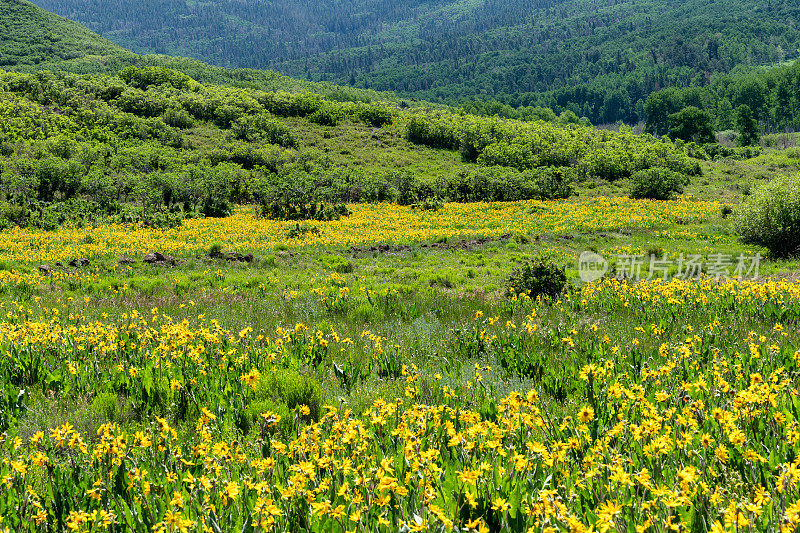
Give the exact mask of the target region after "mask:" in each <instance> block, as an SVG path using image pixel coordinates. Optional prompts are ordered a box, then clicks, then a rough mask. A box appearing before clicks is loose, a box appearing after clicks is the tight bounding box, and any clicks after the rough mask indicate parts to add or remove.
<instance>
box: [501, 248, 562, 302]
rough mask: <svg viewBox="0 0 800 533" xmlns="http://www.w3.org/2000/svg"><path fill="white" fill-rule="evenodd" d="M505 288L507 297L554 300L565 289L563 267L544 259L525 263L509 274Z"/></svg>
mask: <svg viewBox="0 0 800 533" xmlns="http://www.w3.org/2000/svg"><path fill="white" fill-rule="evenodd" d="M506 287H507V294H508V296H513V295H515V294H527V295H528V296H530V297H531V298H537V297H538V296H543V297H550V298H555V297H556V296H558V295H559V294H561V293H562V292H564V289H565V288H566V287H567V274H566V271H565V269H564V267H560V266H558V265H556V264H555V263H553V262H551V261H549V260H546V259H541V258H540V259H537V260H534V261H525V262H524V263H522V264H521V265H519V266H518V267H517V268H515V269H514V270H513V271H512V272H511V275H510V276H509V277H508V283H507V285H506Z"/></svg>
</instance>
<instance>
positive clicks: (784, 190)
mask: <svg viewBox="0 0 800 533" xmlns="http://www.w3.org/2000/svg"><path fill="white" fill-rule="evenodd" d="M734 225H735V227H736V230H737V231H738V232H739V234H740V235H741V236H742V240H743V241H744V242H745V243H748V244H755V245H757V246H763V247H765V248H767V249H768V250H769V252H770V254H771V255H773V256H774V257H792V256H798V255H800V180H799V179H798V177H797V176H784V177H780V178H775V179H774V180H772V181H770V182H768V183H765V184H764V185H762V186H761V187H759V188H758V189H756V190H755V191H753V193H752V194H751V196H750V198H749V199H748V201H747V203H745V204H742V206H741V207H740V208H739V210H738V212H737V213H736V218H735V223H734Z"/></svg>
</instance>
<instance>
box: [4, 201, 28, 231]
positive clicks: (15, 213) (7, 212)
mask: <svg viewBox="0 0 800 533" xmlns="http://www.w3.org/2000/svg"><path fill="white" fill-rule="evenodd" d="M27 223H28V209H27V208H25V207H23V206H21V205H16V204H7V203H0V231H2V230H4V229H7V228H12V227H14V226H20V227H24V226H26V225H27Z"/></svg>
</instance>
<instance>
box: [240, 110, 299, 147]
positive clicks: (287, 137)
mask: <svg viewBox="0 0 800 533" xmlns="http://www.w3.org/2000/svg"><path fill="white" fill-rule="evenodd" d="M231 134H232V135H233V136H234V137H235V138H236V139H239V140H241V141H248V142H266V143H269V144H277V145H279V146H283V147H284V148H295V147H296V146H297V140H296V139H295V137H294V135H293V134H292V131H291V130H290V129H289V128H288V127H286V125H284V124H281V123H280V122H278V121H277V120H274V119H273V118H271V117H270V116H269V115H267V114H263V113H262V114H258V115H251V116H245V117H241V118H239V119H237V120H236V121H235V122H234V123H233V124H232V125H231Z"/></svg>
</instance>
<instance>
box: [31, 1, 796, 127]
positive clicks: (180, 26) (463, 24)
mask: <svg viewBox="0 0 800 533" xmlns="http://www.w3.org/2000/svg"><path fill="white" fill-rule="evenodd" d="M37 3H38V4H39V5H41V6H42V7H44V8H46V9H49V10H52V11H55V12H57V13H59V14H62V15H65V16H67V17H70V18H74V19H76V20H78V21H80V22H82V23H84V24H86V25H88V26H89V27H90V28H91V29H93V30H95V31H98V32H100V33H102V34H103V35H105V36H107V37H109V38H111V39H113V40H115V41H116V42H118V43H121V44H123V45H124V46H127V47H130V48H131V49H133V50H135V51H139V52H157V53H166V54H171V55H186V56H191V57H196V58H201V59H203V60H205V61H208V62H210V63H213V64H218V65H226V66H241V67H256V68H264V67H269V68H274V69H277V70H278V71H281V72H283V73H286V74H289V75H294V76H302V77H306V78H309V79H314V80H329V81H335V82H338V83H347V84H351V85H355V86H358V87H368V88H373V89H378V90H394V91H397V92H399V93H401V94H403V95H406V96H409V95H414V96H417V97H419V98H423V99H428V100H440V101H447V102H463V101H465V100H470V99H473V98H494V99H499V100H500V101H503V102H505V103H509V104H511V105H513V106H515V107H516V106H520V105H544V106H546V107H552V108H554V109H555V110H556V112H561V111H562V110H564V109H570V110H572V111H573V112H575V113H576V114H577V115H578V116H587V117H588V118H590V119H591V120H592V121H593V122H595V123H603V122H615V121H617V120H624V121H627V122H635V121H637V120H642V119H644V102H645V100H646V97H647V95H648V94H649V93H651V92H653V91H655V90H658V89H662V88H664V87H667V86H688V85H702V84H706V83H708V82H709V81H710V79H711V77H712V76H713V75H714V74H716V73H724V72H729V71H731V70H732V69H734V68H735V67H737V66H739V65H741V66H744V67H747V66H755V65H761V64H772V63H777V62H781V61H784V60H787V59H793V58H796V57H797V49H798V45H800V29H799V28H798V22H800V6H798V5H797V4H796V3H795V2H790V1H788V0H756V1H745V0H731V1H725V2H723V1H720V0H716V1H709V0H684V1H675V0H604V1H600V0H517V1H514V2H500V1H499V0H457V1H453V0H433V1H428V2H424V1H419V0H411V1H399V2H387V1H384V0H358V1H354V2H341V1H338V0H335V1H330V0H328V1H323V2H319V3H317V4H315V6H314V9H309V8H308V5H307V3H305V2H300V1H297V0H290V1H288V2H267V1H249V2H241V1H233V0H223V1H219V2H187V1H184V0H147V1H137V2H134V1H133V0H110V1H105V0H104V1H103V2H100V1H99V0H90V1H85V0H38V2H37Z"/></svg>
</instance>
